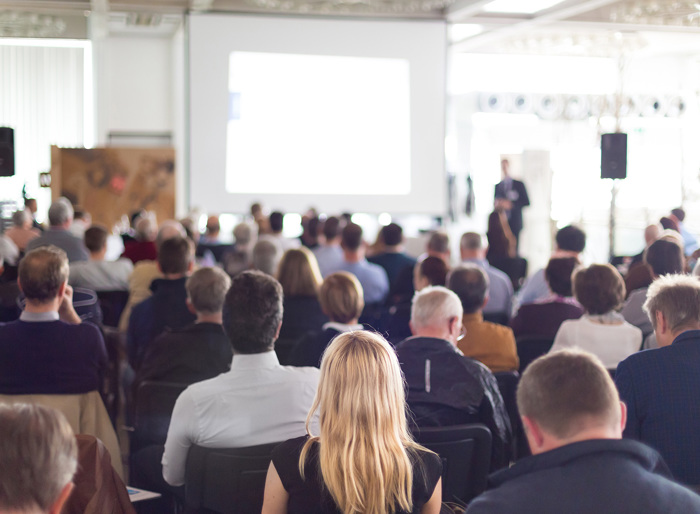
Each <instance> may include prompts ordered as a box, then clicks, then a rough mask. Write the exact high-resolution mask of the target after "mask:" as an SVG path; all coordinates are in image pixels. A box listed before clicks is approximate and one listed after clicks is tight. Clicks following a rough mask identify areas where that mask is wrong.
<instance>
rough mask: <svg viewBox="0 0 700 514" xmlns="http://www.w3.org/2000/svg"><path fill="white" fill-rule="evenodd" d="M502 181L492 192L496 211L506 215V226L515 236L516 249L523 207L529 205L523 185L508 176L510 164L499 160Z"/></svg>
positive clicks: (521, 224)
mask: <svg viewBox="0 0 700 514" xmlns="http://www.w3.org/2000/svg"><path fill="white" fill-rule="evenodd" d="M501 173H502V174H503V180H501V181H500V182H499V183H498V184H496V190H495V192H494V199H495V207H496V210H502V211H503V212H505V213H506V218H507V219H508V225H509V226H510V230H511V232H513V236H515V242H516V249H517V247H518V246H519V242H520V240H519V238H520V231H521V230H522V228H523V207H527V206H528V205H530V199H529V198H528V196H527V189H526V188H525V184H523V183H522V182H521V181H519V180H514V179H513V178H512V177H511V176H510V162H508V159H502V160H501Z"/></svg>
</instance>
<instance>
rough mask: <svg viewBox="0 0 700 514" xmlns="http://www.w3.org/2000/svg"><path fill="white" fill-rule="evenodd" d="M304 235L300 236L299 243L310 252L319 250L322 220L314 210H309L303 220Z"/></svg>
mask: <svg viewBox="0 0 700 514" xmlns="http://www.w3.org/2000/svg"><path fill="white" fill-rule="evenodd" d="M301 226H302V229H303V231H302V233H301V235H300V236H299V241H300V242H301V244H302V246H305V247H306V248H308V249H309V250H314V249H315V248H318V245H319V241H318V235H319V229H320V228H321V220H320V219H319V217H318V215H317V214H316V211H315V210H314V209H311V210H309V212H308V213H307V214H305V215H304V216H302V218H301Z"/></svg>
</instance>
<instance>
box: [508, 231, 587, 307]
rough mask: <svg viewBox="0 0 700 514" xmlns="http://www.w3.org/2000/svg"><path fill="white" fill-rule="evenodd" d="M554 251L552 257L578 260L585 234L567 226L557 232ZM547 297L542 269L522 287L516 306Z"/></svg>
mask: <svg viewBox="0 0 700 514" xmlns="http://www.w3.org/2000/svg"><path fill="white" fill-rule="evenodd" d="M555 239H556V250H555V251H554V252H553V253H552V257H555V258H556V257H576V258H578V257H579V255H580V254H581V252H583V250H584V248H585V247H586V233H585V232H584V231H583V230H581V229H580V228H578V227H575V226H574V225H567V226H566V227H564V228H561V229H559V230H558V231H557V235H556V238H555ZM547 296H549V287H548V286H547V279H546V278H545V275H544V269H541V270H539V271H536V272H535V273H534V274H533V275H532V276H531V277H529V278H528V279H527V280H526V281H525V283H524V284H523V287H522V288H521V289H520V291H518V294H517V295H516V302H517V305H518V306H520V305H525V304H528V303H534V302H536V301H537V300H541V299H542V298H546V297H547Z"/></svg>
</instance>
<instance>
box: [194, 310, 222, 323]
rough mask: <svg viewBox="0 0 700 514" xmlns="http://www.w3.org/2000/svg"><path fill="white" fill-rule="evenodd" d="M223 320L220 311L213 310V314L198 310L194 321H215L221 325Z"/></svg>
mask: <svg viewBox="0 0 700 514" xmlns="http://www.w3.org/2000/svg"><path fill="white" fill-rule="evenodd" d="M223 322H224V321H223V315H222V313H221V312H215V313H213V314H212V313H205V312H198V313H197V320H196V321H195V323H216V324H217V325H222V324H223Z"/></svg>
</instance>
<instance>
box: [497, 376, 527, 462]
mask: <svg viewBox="0 0 700 514" xmlns="http://www.w3.org/2000/svg"><path fill="white" fill-rule="evenodd" d="M493 376H494V377H496V382H498V390H499V391H500V392H501V397H502V398H503V403H504V405H505V407H506V412H507V413H508V419H509V420H510V427H511V434H512V436H513V438H512V439H511V458H512V459H513V460H515V459H516V458H517V456H518V447H519V446H520V443H521V438H520V434H521V433H522V431H523V427H522V424H521V422H520V414H518V403H517V401H516V398H515V393H516V391H517V389H518V382H520V373H518V372H517V371H499V372H498V373H494V374H493Z"/></svg>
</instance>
